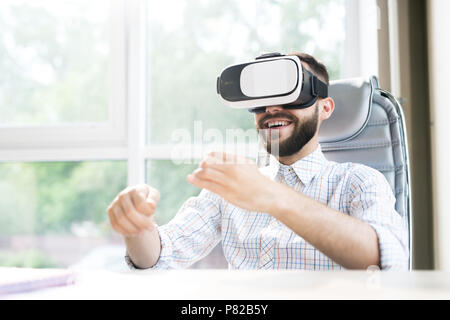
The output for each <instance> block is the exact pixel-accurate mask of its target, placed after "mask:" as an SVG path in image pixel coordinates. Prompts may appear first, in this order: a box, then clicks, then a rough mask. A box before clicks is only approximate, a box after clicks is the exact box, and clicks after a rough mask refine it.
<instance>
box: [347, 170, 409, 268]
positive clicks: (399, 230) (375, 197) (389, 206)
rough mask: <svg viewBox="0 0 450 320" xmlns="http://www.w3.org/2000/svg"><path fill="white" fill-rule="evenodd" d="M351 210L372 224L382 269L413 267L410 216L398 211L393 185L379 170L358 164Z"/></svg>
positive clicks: (351, 185)
mask: <svg viewBox="0 0 450 320" xmlns="http://www.w3.org/2000/svg"><path fill="white" fill-rule="evenodd" d="M348 191H349V192H348V195H349V199H348V204H349V213H350V215H351V216H353V217H356V218H358V219H360V220H362V221H364V222H366V223H368V224H369V225H370V226H372V228H373V229H374V230H375V232H376V233H377V236H378V245H379V250H380V264H381V269H382V270H408V269H409V245H408V243H409V241H408V237H409V236H408V226H407V223H406V219H404V218H402V217H401V216H400V214H399V213H398V212H397V211H396V210H395V201H396V200H395V197H394V195H393V193H392V189H391V186H390V185H389V183H388V182H387V180H386V178H385V177H384V176H383V174H381V173H380V172H379V171H377V170H375V169H372V168H369V167H365V166H356V168H355V169H354V170H352V172H351V175H350V177H349V184H348Z"/></svg>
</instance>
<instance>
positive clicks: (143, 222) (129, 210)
mask: <svg viewBox="0 0 450 320" xmlns="http://www.w3.org/2000/svg"><path fill="white" fill-rule="evenodd" d="M131 193H133V192H131ZM120 199H121V204H122V208H123V209H124V211H125V215H126V217H127V218H128V221H130V222H131V223H132V224H133V225H134V226H135V227H137V229H138V230H139V231H140V230H142V229H148V228H149V227H150V226H151V221H150V220H149V219H148V218H146V217H145V216H143V215H141V214H140V213H139V212H137V211H136V208H135V206H134V204H133V202H132V200H131V196H130V194H128V193H126V194H124V195H122V196H121V197H120Z"/></svg>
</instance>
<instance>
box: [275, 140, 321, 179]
mask: <svg viewBox="0 0 450 320" xmlns="http://www.w3.org/2000/svg"><path fill="white" fill-rule="evenodd" d="M326 163H327V159H326V158H325V156H324V155H323V152H322V148H321V147H320V145H318V146H317V148H316V150H314V151H313V152H312V153H310V154H309V155H307V156H306V157H304V158H302V159H300V160H298V161H296V162H294V163H293V164H292V165H291V166H290V167H292V169H294V172H295V173H296V174H297V176H298V178H299V179H300V181H301V182H302V183H303V184H304V185H305V186H306V185H308V184H309V183H310V182H311V181H312V179H313V178H314V177H315V176H316V175H317V174H318V173H319V172H320V170H321V169H322V167H323V166H324V165H325V164H326ZM280 167H281V168H283V167H288V166H286V165H283V164H281V163H280V162H279V161H278V160H277V159H275V158H274V157H272V156H271V159H270V165H269V167H268V168H267V172H268V175H269V177H270V178H271V179H272V180H275V178H276V175H277V173H278V172H279V170H280Z"/></svg>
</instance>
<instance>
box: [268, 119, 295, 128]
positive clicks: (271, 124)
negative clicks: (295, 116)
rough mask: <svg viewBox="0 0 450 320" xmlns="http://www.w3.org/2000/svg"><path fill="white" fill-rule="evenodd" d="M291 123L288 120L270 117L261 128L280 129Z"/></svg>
mask: <svg viewBox="0 0 450 320" xmlns="http://www.w3.org/2000/svg"><path fill="white" fill-rule="evenodd" d="M291 123H292V121H290V120H280V119H271V120H267V121H266V122H265V123H264V126H263V129H282V128H286V127H288V126H289V125H290V124H291Z"/></svg>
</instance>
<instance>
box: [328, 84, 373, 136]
mask: <svg viewBox="0 0 450 320" xmlns="http://www.w3.org/2000/svg"><path fill="white" fill-rule="evenodd" d="M377 87H378V80H377V79H376V78H375V77H372V78H370V79H365V78H353V79H344V80H336V81H331V82H330V86H329V89H328V94H329V96H330V97H331V98H333V100H334V102H335V108H334V111H333V114H332V115H331V117H330V118H329V119H327V120H325V121H324V122H322V125H321V127H320V129H319V142H320V143H332V142H340V141H344V140H347V139H350V138H352V137H354V136H356V135H357V134H358V133H360V132H361V131H362V130H363V129H364V127H365V126H366V124H367V121H368V119H369V116H370V110H371V107H372V96H373V92H374V89H375V88H377Z"/></svg>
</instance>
